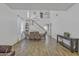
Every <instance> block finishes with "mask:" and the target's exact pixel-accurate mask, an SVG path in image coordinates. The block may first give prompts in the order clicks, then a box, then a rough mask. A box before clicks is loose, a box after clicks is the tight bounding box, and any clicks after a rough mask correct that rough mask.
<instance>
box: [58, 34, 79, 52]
mask: <svg viewBox="0 0 79 59" xmlns="http://www.w3.org/2000/svg"><path fill="white" fill-rule="evenodd" d="M59 37H60V38H63V39H66V40H68V41H70V51H71V52H74V51H78V40H79V38H71V37H65V36H63V35H57V43H58V42H59V40H58V39H59ZM74 42H75V44H74ZM62 45H63V46H64V42H62ZM74 45H75V48H74ZM64 47H66V46H64ZM66 48H67V47H66Z"/></svg>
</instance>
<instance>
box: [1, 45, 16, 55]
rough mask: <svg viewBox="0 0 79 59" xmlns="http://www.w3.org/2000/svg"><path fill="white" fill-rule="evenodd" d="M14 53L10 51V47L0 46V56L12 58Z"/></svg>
mask: <svg viewBox="0 0 79 59" xmlns="http://www.w3.org/2000/svg"><path fill="white" fill-rule="evenodd" d="M14 55H15V51H14V50H13V49H12V46H9V45H0V56H14Z"/></svg>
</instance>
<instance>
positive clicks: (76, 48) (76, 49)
mask: <svg viewBox="0 0 79 59" xmlns="http://www.w3.org/2000/svg"><path fill="white" fill-rule="evenodd" d="M75 46H76V47H75V51H76V52H78V40H76V44H75Z"/></svg>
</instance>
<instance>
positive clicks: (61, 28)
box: [54, 4, 79, 38]
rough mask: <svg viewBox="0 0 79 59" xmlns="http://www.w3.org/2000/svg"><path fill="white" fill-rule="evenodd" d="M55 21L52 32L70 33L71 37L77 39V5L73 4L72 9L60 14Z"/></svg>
mask: <svg viewBox="0 0 79 59" xmlns="http://www.w3.org/2000/svg"><path fill="white" fill-rule="evenodd" d="M56 19H57V20H56V22H55V24H54V27H55V28H54V29H55V31H54V32H55V33H56V34H63V33H64V32H70V33H71V37H76V38H79V33H78V32H79V27H78V25H79V4H75V5H74V6H73V7H72V8H70V9H69V10H68V11H65V12H64V13H62V14H61V13H60V14H59V16H58V17H57V18H56ZM55 38H56V36H55Z"/></svg>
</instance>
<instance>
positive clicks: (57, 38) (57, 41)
mask: <svg viewBox="0 0 79 59" xmlns="http://www.w3.org/2000/svg"><path fill="white" fill-rule="evenodd" d="M57 43H58V35H57Z"/></svg>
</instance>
